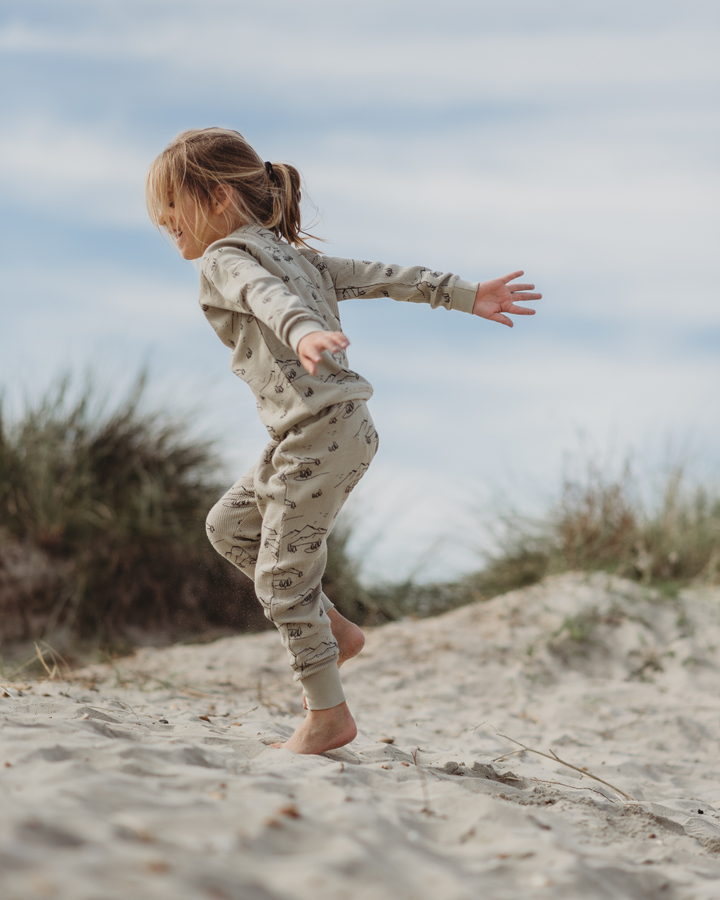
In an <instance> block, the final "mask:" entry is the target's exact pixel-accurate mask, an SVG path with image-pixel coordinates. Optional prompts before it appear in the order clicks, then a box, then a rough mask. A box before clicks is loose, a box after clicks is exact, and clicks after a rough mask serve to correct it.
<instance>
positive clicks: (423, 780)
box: [412, 747, 432, 816]
mask: <svg viewBox="0 0 720 900" xmlns="http://www.w3.org/2000/svg"><path fill="white" fill-rule="evenodd" d="M419 750H420V748H419V747H416V748H415V749H414V750H413V753H412V758H413V762H414V763H415V765H416V766H417V770H418V774H419V775H420V783H421V784H422V792H423V798H424V799H425V806H423V808H422V809H421V810H420V812H424V813H425V815H427V816H429V815H431V814H432V810H431V809H430V794H429V793H428V787H427V780H426V778H425V773H424V772H423V770H422V768H421V766H420V763H419V762H418V758H417V755H418V751H419Z"/></svg>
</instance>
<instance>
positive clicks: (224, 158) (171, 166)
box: [147, 128, 541, 753]
mask: <svg viewBox="0 0 720 900" xmlns="http://www.w3.org/2000/svg"><path fill="white" fill-rule="evenodd" d="M147 204H148V210H149V212H150V216H151V218H152V220H153V221H154V222H155V224H156V225H158V227H162V228H164V229H165V230H166V231H167V232H168V234H169V235H170V237H171V239H172V240H174V242H175V243H176V244H177V247H178V249H179V251H180V253H181V254H182V256H183V257H184V258H185V259H201V262H200V305H201V306H202V309H203V312H204V313H205V315H206V317H207V319H208V320H209V322H210V324H211V325H212V327H213V328H214V329H215V331H216V332H217V334H218V337H219V338H220V340H221V341H222V342H223V343H224V344H225V345H226V346H227V347H229V348H230V351H231V354H230V365H231V368H232V370H233V372H234V373H235V374H236V375H238V376H239V377H240V378H242V380H243V381H246V382H247V384H248V385H249V386H250V388H251V389H252V391H253V393H254V394H255V397H256V399H257V406H258V412H259V414H260V418H261V419H262V422H263V424H264V425H265V427H266V428H267V430H268V433H269V436H270V443H269V444H268V445H267V447H266V448H265V451H264V452H263V454H262V456H261V458H260V460H259V461H258V462H257V463H256V464H255V466H253V468H252V469H251V470H250V471H249V472H247V473H246V474H245V475H243V477H242V478H240V480H239V481H237V482H236V483H235V484H234V485H233V486H232V487H231V488H230V490H229V491H228V492H227V494H225V496H224V497H222V498H221V499H220V500H219V501H218V503H217V504H216V505H215V506H214V507H213V509H212V510H211V512H210V514H209V516H208V520H207V531H208V536H209V538H210V541H211V542H212V544H213V546H214V547H215V549H216V550H217V551H218V552H219V553H221V554H222V555H223V556H224V557H225V558H226V559H228V560H229V561H230V562H231V563H233V565H235V566H237V567H238V568H239V569H240V570H241V571H243V572H245V573H246V574H247V575H249V576H250V577H251V578H252V579H253V580H254V582H255V590H256V593H257V596H258V599H259V601H260V602H261V603H262V605H263V607H264V612H265V615H266V616H267V618H268V619H269V620H270V621H271V622H273V623H274V624H275V625H276V626H277V628H278V630H279V631H280V635H281V638H282V642H283V644H284V646H285V648H286V649H287V651H288V655H289V657H290V663H291V665H292V668H293V670H294V673H295V676H294V677H295V680H298V681H300V682H301V683H302V688H303V692H304V695H305V705H306V707H307V710H308V712H307V716H306V718H305V720H304V722H303V724H302V725H301V726H300V727H299V728H298V729H297V730H296V731H295V733H294V734H293V735H292V737H291V738H290V740H288V741H287V742H286V743H284V744H274V745H273V746H277V747H280V746H282V747H286V748H288V749H290V750H293V751H295V752H296V753H323V752H325V751H327V750H331V749H333V748H336V747H342V746H343V745H345V744H348V743H349V742H350V741H352V740H353V739H354V737H355V735H356V733H357V729H356V727H355V722H354V720H353V717H352V715H351V714H350V711H349V709H348V706H347V703H346V702H345V696H344V694H343V689H342V684H341V682H340V675H339V672H338V668H339V665H340V664H341V663H342V662H344V661H345V660H346V659H349V658H350V657H352V656H355V655H356V654H357V653H358V652H359V651H360V650H361V649H362V646H363V643H364V638H363V636H362V632H361V631H360V629H359V628H358V627H357V626H355V625H353V624H352V623H351V622H349V621H348V620H347V619H345V618H344V617H343V616H341V615H340V614H339V613H338V612H337V610H335V609H334V607H333V605H332V603H331V602H330V601H329V600H328V598H327V597H326V596H325V595H324V594H323V592H322V586H321V582H322V576H323V572H324V570H325V563H326V559H327V537H328V535H329V533H330V530H331V529H332V527H333V524H334V523H335V520H336V518H337V515H338V513H339V512H340V509H341V508H342V505H343V503H344V502H345V500H346V499H347V497H348V494H349V493H350V491H351V490H352V489H353V488H354V487H355V485H356V484H357V483H358V482H359V480H360V479H361V478H362V476H363V475H364V473H365V471H366V470H367V468H368V466H369V465H370V462H371V460H372V458H373V456H374V455H375V452H376V450H377V443H378V437H377V432H376V431H375V427H374V426H373V421H372V419H371V417H370V413H369V412H368V409H367V405H366V401H367V400H368V399H369V398H370V396H371V394H372V387H371V386H370V384H369V383H368V382H367V381H366V380H365V379H364V378H363V377H362V376H360V375H358V374H357V373H356V372H354V371H352V369H350V368H349V366H348V360H347V356H346V354H345V350H346V349H347V347H348V345H349V343H350V342H349V341H348V339H347V338H346V337H345V335H344V334H343V333H342V331H341V328H340V318H339V311H338V301H339V300H346V299H348V298H354V297H381V296H382V297H393V298H394V299H396V300H409V301H412V302H416V303H429V304H430V305H431V306H433V307H436V306H444V307H445V308H446V309H457V310H461V311H463V312H466V313H472V314H474V315H477V316H482V317H483V318H486V319H491V320H493V321H495V322H501V323H502V324H504V325H510V326H512V321H511V320H510V319H508V318H507V316H506V315H505V314H506V313H517V314H519V315H532V314H533V313H534V310H531V309H527V308H524V307H521V306H517V305H516V301H518V300H537V299H539V298H540V296H541V295H540V294H536V293H529V292H531V291H533V290H534V285H532V284H510V282H512V281H513V280H514V279H516V278H518V277H519V276H520V275H522V274H523V273H522V272H514V273H513V274H511V275H507V276H505V277H504V278H497V279H495V280H493V281H486V282H484V283H482V284H479V285H478V284H476V283H470V282H466V281H461V280H460V279H459V278H458V277H457V276H455V275H450V274H446V273H443V272H433V271H431V270H429V269H426V268H420V267H415V268H401V267H399V266H395V265H385V264H382V263H370V262H358V261H355V260H346V259H335V258H332V257H328V256H323V255H322V254H320V253H318V252H317V251H316V250H313V249H312V248H311V247H309V246H308V244H307V243H306V240H305V239H306V238H312V235H309V234H308V233H307V232H305V231H303V229H302V228H301V222H300V176H299V174H298V172H297V170H296V169H294V168H293V167H292V166H289V165H286V164H284V163H269V162H263V160H262V159H261V158H260V157H259V156H258V155H257V153H255V151H254V150H253V149H252V148H251V147H250V146H249V144H248V143H247V142H246V141H245V139H244V138H243V137H242V136H241V135H240V134H238V133H237V132H236V131H228V130H225V129H222V128H206V129H201V130H193V131H186V132H184V133H183V134H181V135H179V136H178V137H177V138H175V140H174V141H173V142H172V143H171V144H170V146H169V147H168V148H167V149H166V150H165V151H164V152H163V153H162V154H161V155H160V156H159V157H158V158H157V159H156V160H155V162H154V163H153V164H152V167H151V169H150V172H149V174H148V179H147Z"/></svg>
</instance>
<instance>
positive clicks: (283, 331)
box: [200, 247, 329, 350]
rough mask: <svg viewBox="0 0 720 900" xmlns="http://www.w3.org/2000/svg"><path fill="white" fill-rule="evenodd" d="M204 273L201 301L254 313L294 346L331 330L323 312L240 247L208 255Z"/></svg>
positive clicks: (204, 259)
mask: <svg viewBox="0 0 720 900" xmlns="http://www.w3.org/2000/svg"><path fill="white" fill-rule="evenodd" d="M200 273H201V277H200V286H201V296H200V302H201V304H208V305H210V306H220V307H222V308H225V309H230V310H237V311H238V312H243V313H246V314H250V315H254V316H255V317H256V318H257V319H259V320H260V321H261V322H263V323H264V324H265V325H267V326H268V327H269V328H271V329H272V330H273V332H274V333H275V334H276V335H277V337H278V338H279V339H280V340H281V341H282V342H283V343H284V344H286V345H287V346H289V347H291V348H292V349H293V350H296V349H297V345H298V343H299V341H300V340H301V339H302V338H303V337H304V336H305V335H307V334H310V333H314V332H318V331H327V330H329V329H328V326H327V323H326V322H325V320H324V319H323V318H322V317H321V316H320V314H319V313H317V312H315V311H313V310H312V309H310V308H309V307H308V306H307V305H306V304H305V303H303V301H302V300H301V299H300V297H299V296H298V295H297V294H296V293H294V292H293V291H291V290H290V289H289V288H288V287H287V285H286V284H284V283H283V281H282V280H281V279H280V278H278V277H277V276H276V275H272V274H271V273H270V272H268V271H267V269H265V268H264V267H263V266H262V265H260V263H258V262H257V260H255V259H254V258H253V257H252V256H250V255H249V254H248V253H245V252H244V251H242V250H240V249H238V248H235V247H224V248H222V249H221V250H219V251H216V252H215V253H211V254H209V255H206V256H205V257H203V261H202V263H201V269H200Z"/></svg>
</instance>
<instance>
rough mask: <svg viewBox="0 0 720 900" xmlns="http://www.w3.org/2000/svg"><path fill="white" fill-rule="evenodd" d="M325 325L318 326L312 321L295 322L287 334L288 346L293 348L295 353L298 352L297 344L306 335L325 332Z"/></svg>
mask: <svg viewBox="0 0 720 900" xmlns="http://www.w3.org/2000/svg"><path fill="white" fill-rule="evenodd" d="M327 330H328V328H327V325H326V324H325V323H324V322H322V323H320V324H318V323H317V322H316V321H315V320H314V319H301V320H300V321H299V322H296V323H295V324H294V325H293V327H292V328H291V329H290V331H289V332H288V344H290V346H291V347H292V348H293V350H294V351H295V353H297V352H298V348H297V347H298V344H299V343H300V341H301V340H302V339H303V338H304V337H305V336H306V335H308V334H312V333H313V332H314V331H327Z"/></svg>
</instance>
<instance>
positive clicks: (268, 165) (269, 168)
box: [265, 162, 275, 178]
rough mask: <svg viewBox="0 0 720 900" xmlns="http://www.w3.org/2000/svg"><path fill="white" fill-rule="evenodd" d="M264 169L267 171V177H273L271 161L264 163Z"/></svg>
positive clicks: (273, 170) (273, 171)
mask: <svg viewBox="0 0 720 900" xmlns="http://www.w3.org/2000/svg"><path fill="white" fill-rule="evenodd" d="M265 171H266V172H267V173H268V178H275V169H273V164H272V163H271V162H266V163H265Z"/></svg>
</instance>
